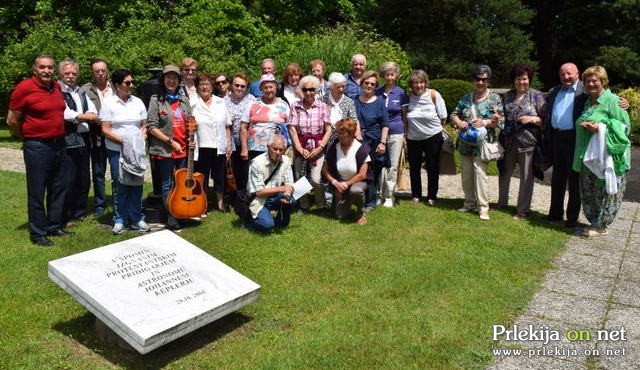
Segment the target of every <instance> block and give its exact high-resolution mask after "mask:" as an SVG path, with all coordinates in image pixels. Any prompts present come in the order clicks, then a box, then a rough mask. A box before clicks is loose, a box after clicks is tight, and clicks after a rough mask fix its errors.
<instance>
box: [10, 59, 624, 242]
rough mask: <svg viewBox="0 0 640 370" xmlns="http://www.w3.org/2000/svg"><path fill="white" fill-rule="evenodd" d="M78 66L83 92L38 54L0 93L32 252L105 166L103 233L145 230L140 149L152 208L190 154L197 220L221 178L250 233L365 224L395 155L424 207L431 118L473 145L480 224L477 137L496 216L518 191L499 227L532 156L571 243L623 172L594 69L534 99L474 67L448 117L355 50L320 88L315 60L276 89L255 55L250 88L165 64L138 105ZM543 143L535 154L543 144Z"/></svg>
mask: <svg viewBox="0 0 640 370" xmlns="http://www.w3.org/2000/svg"><path fill="white" fill-rule="evenodd" d="M90 67H91V75H92V82H90V83H87V84H86V85H84V86H81V87H80V86H78V85H77V81H78V77H79V72H80V68H79V65H78V63H76V62H75V61H73V60H65V61H63V62H61V63H60V64H59V80H58V81H56V80H55V79H54V70H55V63H54V60H53V58H52V57H51V56H49V55H40V56H38V57H37V58H36V59H35V62H34V64H33V75H34V76H33V78H31V79H28V80H26V81H23V82H21V83H20V84H18V85H17V86H16V88H15V90H14V91H13V93H12V95H11V102H10V106H9V114H8V116H7V123H8V124H9V126H10V128H11V130H12V132H13V133H14V134H15V135H17V136H20V137H22V138H24V160H25V165H26V170H27V190H28V206H29V229H30V232H31V241H32V242H33V243H34V244H37V245H41V246H50V245H52V244H53V242H52V241H51V240H50V239H49V238H48V237H49V236H64V235H72V234H73V233H72V232H70V231H68V230H66V229H65V228H66V227H67V226H71V225H72V224H73V222H75V221H76V220H79V219H82V218H84V217H86V215H87V208H88V204H87V199H88V193H89V189H90V185H91V181H90V175H91V178H92V180H93V187H94V202H95V203H94V212H95V213H96V215H101V214H102V213H103V212H104V210H105V207H106V204H105V203H106V197H105V191H104V186H105V180H104V177H105V169H106V162H107V161H108V163H109V166H110V169H111V178H112V194H113V205H112V206H113V233H114V234H119V233H121V232H123V231H124V230H125V229H127V228H130V229H136V230H140V231H141V232H146V231H148V230H149V225H147V223H146V222H145V218H144V214H143V212H142V185H143V182H144V178H143V175H144V173H145V171H146V170H147V160H146V156H147V154H148V156H149V159H150V162H151V168H152V169H153V171H154V172H155V174H154V181H158V182H159V189H160V191H161V193H162V194H161V195H162V199H163V204H164V202H166V199H167V196H168V194H169V192H170V190H171V187H172V182H173V181H174V180H173V177H172V176H173V171H174V170H176V169H180V168H185V167H186V166H187V165H188V159H189V156H188V153H189V152H194V153H195V155H194V158H195V170H196V171H197V172H200V173H202V174H203V175H204V188H205V191H208V187H209V184H210V179H211V180H213V193H214V198H215V202H211V204H212V205H213V206H212V208H213V209H215V210H220V211H224V210H225V209H227V206H228V204H226V203H225V201H226V200H228V199H229V197H225V192H226V191H227V190H228V189H226V188H225V182H226V178H227V175H228V174H232V175H233V177H234V178H235V180H236V183H237V186H238V188H240V189H246V191H247V193H249V194H250V195H251V199H250V205H249V210H250V212H249V216H248V217H247V218H246V219H245V220H243V221H244V224H245V226H246V227H247V228H249V229H252V230H258V231H268V230H271V229H273V228H274V227H278V226H279V227H286V226H287V225H288V223H289V220H290V215H291V213H292V212H293V211H294V210H295V209H294V207H297V209H298V212H299V213H306V212H309V211H310V209H311V208H312V204H314V205H315V208H316V209H317V212H318V213H319V214H322V215H329V212H330V208H331V206H333V207H332V208H333V212H334V215H335V217H336V218H338V219H341V220H345V219H348V218H350V217H351V218H353V219H354V220H355V221H356V222H357V223H358V224H360V225H364V224H366V223H367V218H366V212H368V211H371V210H373V209H374V208H375V207H377V206H379V205H382V206H384V207H393V206H394V205H395V203H396V199H395V198H394V192H395V188H396V179H397V176H398V164H399V160H400V156H401V155H402V154H401V153H402V152H403V148H406V150H407V157H408V162H409V166H410V176H411V201H410V202H411V203H413V204H418V203H420V202H421V199H422V182H421V176H420V171H421V168H422V166H423V163H425V164H426V170H427V196H426V203H427V204H428V205H430V206H433V205H435V204H436V201H437V193H438V186H439V184H438V179H439V175H440V174H439V172H440V169H439V162H440V161H439V160H440V152H441V150H442V147H443V143H444V142H445V140H447V139H448V135H447V134H446V132H445V130H444V125H445V123H446V122H447V118H450V121H451V124H452V125H453V126H454V127H455V128H456V129H457V130H458V131H459V132H460V133H463V134H466V136H469V135H470V134H471V133H473V135H475V137H476V138H477V142H475V143H474V142H470V141H468V140H462V139H461V140H458V142H457V149H458V151H459V152H460V158H461V178H462V187H463V192H464V203H463V206H462V207H461V208H460V209H459V211H460V212H470V211H474V210H477V211H478V213H479V217H480V219H481V220H489V219H490V217H489V201H488V196H487V190H488V181H487V174H486V168H487V161H486V160H485V159H484V158H483V156H481V155H480V152H481V150H482V146H481V145H479V143H481V142H483V141H487V142H493V143H495V142H499V143H500V144H501V146H502V147H503V148H504V157H503V158H502V159H501V160H500V162H499V165H498V167H499V169H500V180H499V200H498V207H499V208H500V207H505V206H507V204H508V198H509V183H510V178H511V175H512V173H513V170H514V168H515V164H516V163H517V164H519V169H520V179H521V181H520V189H519V195H518V200H517V205H516V214H515V215H514V219H522V218H526V217H527V216H528V215H529V214H530V213H531V209H530V205H531V197H532V194H533V184H534V173H535V171H536V169H537V162H538V161H537V159H538V158H537V157H538V156H543V155H546V156H549V157H550V158H551V160H552V165H553V168H554V170H553V179H552V199H551V208H550V211H549V220H551V221H562V220H563V218H564V197H565V192H566V190H567V189H568V193H569V202H568V206H567V210H566V225H567V226H568V227H575V226H576V225H577V218H578V214H579V210H580V205H581V204H582V208H583V210H584V213H585V216H586V217H587V219H588V220H589V222H590V223H591V227H588V228H586V229H585V230H584V234H585V235H587V236H594V235H602V234H606V232H607V231H606V227H607V226H608V225H610V224H611V223H612V222H613V220H614V219H615V215H616V212H617V210H618V208H619V206H620V202H621V199H622V195H623V193H624V189H625V176H626V173H627V172H628V170H629V166H630V164H629V157H630V149H629V148H630V145H629V139H628V134H629V131H630V123H629V117H628V115H627V113H626V111H625V109H623V108H626V107H627V105H626V102H625V101H622V102H621V103H619V99H618V97H617V96H615V95H613V94H612V93H611V91H610V90H608V88H607V87H608V78H607V75H606V71H605V70H604V68H602V67H598V66H596V67H590V68H588V69H587V70H586V71H585V72H584V73H583V75H582V80H580V79H579V78H578V77H579V73H578V70H577V67H576V66H575V65H574V64H571V63H567V64H565V65H563V66H562V67H561V69H560V80H561V82H562V86H561V87H559V88H554V89H552V90H551V91H550V92H549V94H547V96H546V97H545V95H544V94H543V93H541V92H540V91H538V90H535V89H532V88H531V87H530V83H531V81H532V79H533V74H534V72H533V70H532V68H530V67H529V66H527V65H524V64H521V65H516V66H514V67H513V69H512V70H511V79H512V81H513V89H512V90H510V91H508V92H507V93H506V94H505V95H504V96H500V95H499V94H497V93H495V92H493V91H492V90H491V89H490V88H489V87H490V81H491V75H492V71H491V68H489V67H488V66H486V65H479V66H477V67H476V68H475V69H474V70H473V72H472V75H471V77H472V80H473V86H474V90H473V91H471V92H469V93H468V94H465V95H464V96H463V97H462V98H461V99H460V101H459V102H458V103H457V105H456V107H455V109H454V110H453V112H451V114H450V115H448V113H447V109H446V106H445V102H444V100H443V98H442V96H441V95H440V93H439V92H437V91H435V90H433V89H430V88H429V76H428V75H427V73H426V72H424V71H423V70H415V71H412V72H411V73H410V74H409V77H408V82H409V87H410V89H411V91H410V92H405V91H404V90H403V89H402V88H400V87H399V86H397V82H398V80H399V79H400V76H401V71H400V69H399V67H398V65H397V63H394V62H386V63H383V64H382V65H381V66H380V70H379V72H376V71H373V70H368V69H367V62H366V58H365V56H364V55H362V54H355V55H353V57H352V60H351V70H350V71H349V72H348V73H345V74H342V73H338V72H333V73H330V74H329V75H328V78H327V79H326V80H325V79H324V77H325V67H326V65H325V63H324V62H323V61H322V60H313V61H311V62H310V63H309V71H310V74H308V75H304V74H303V71H302V68H301V67H300V65H299V64H298V63H289V64H287V65H286V66H285V68H284V73H283V76H282V79H281V80H280V81H278V80H277V79H276V77H275V71H276V68H275V62H274V61H273V60H272V59H265V60H263V62H262V66H261V67H262V72H263V73H262V75H261V77H260V78H259V79H258V80H256V81H251V80H250V78H249V77H248V76H247V74H245V73H243V72H238V73H235V74H233V75H232V76H230V77H229V76H227V75H225V74H216V75H211V74H208V73H202V72H199V71H198V64H197V62H196V61H195V60H194V59H192V58H184V59H183V60H182V62H181V65H180V66H173V65H167V66H165V67H164V68H163V70H162V74H161V76H160V78H159V89H158V91H156V93H155V94H154V95H153V96H151V97H150V99H149V100H148V106H145V104H144V103H143V101H142V100H141V99H139V98H137V97H136V96H134V95H133V94H134V92H135V89H136V82H135V79H134V76H133V75H132V73H131V72H130V71H128V70H126V69H118V70H116V71H113V72H112V73H109V70H108V67H107V63H106V62H105V61H103V60H96V61H93V62H92V63H91V66H90ZM109 75H110V77H111V78H110V79H109ZM383 81H384V83H383ZM191 117H194V118H195V121H196V122H197V128H196V129H195V130H196V132H195V135H194V138H195V140H189V136H190V133H189V128H188V127H187V122H188V121H189V120H190V119H191ZM466 136H465V137H466ZM462 137H463V136H461V138H462ZM547 139H548V140H549V142H550V143H551V144H550V145H546V146H545V145H543V143H544V142H546V141H545V140H547ZM302 177H306V178H307V179H308V180H309V182H310V184H311V187H312V189H313V198H311V197H310V196H308V195H303V196H302V197H301V198H299V199H298V201H296V200H295V198H294V197H293V195H294V191H295V189H294V183H295V181H297V180H298V179H300V178H302ZM329 193H330V194H331V196H329ZM45 199H46V202H45ZM231 199H233V197H232V198H231ZM45 203H46V204H45ZM353 206H355V208H354V207H353ZM206 216H207V214H206V213H204V214H202V215H201V217H206ZM167 227H168V228H169V229H178V228H180V227H181V220H179V219H176V218H175V217H173V216H172V215H171V214H170V213H169V212H167Z"/></svg>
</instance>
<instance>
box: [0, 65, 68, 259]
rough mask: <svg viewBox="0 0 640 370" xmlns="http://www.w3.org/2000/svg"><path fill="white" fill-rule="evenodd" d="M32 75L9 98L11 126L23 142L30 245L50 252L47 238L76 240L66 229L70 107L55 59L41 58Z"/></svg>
mask: <svg viewBox="0 0 640 370" xmlns="http://www.w3.org/2000/svg"><path fill="white" fill-rule="evenodd" d="M32 71H33V77H32V78H30V79H27V80H24V81H22V82H20V83H19V84H18V85H17V86H16V88H15V89H14V90H13V92H12V93H11V100H10V102H9V112H8V113H7V125H9V129H10V130H11V133H12V134H13V135H15V136H18V137H21V138H24V145H23V154H24V165H25V170H26V175H27V193H28V194H27V205H28V208H29V216H28V217H29V231H30V236H31V242H32V243H33V244H36V245H39V246H42V247H50V246H52V245H53V242H52V241H51V240H50V239H49V238H47V236H64V235H72V234H73V233H70V232H67V231H65V230H64V229H63V228H62V226H63V210H64V200H65V195H66V185H65V181H64V175H65V174H64V172H63V169H64V162H65V160H64V159H65V142H64V135H65V132H64V110H65V107H66V106H65V104H64V98H63V97H62V92H61V91H60V85H58V83H57V82H56V81H55V80H54V75H53V74H54V71H55V62H54V60H53V57H52V56H51V55H45V54H41V55H38V56H37V57H36V59H35V61H34V62H33V67H32ZM45 199H46V204H45Z"/></svg>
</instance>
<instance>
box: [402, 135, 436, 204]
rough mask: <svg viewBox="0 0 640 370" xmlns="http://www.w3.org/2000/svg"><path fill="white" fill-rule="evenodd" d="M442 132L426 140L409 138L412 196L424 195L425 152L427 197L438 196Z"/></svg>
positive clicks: (408, 152)
mask: <svg viewBox="0 0 640 370" xmlns="http://www.w3.org/2000/svg"><path fill="white" fill-rule="evenodd" d="M443 141H444V140H443V139H442V134H441V133H437V134H436V135H433V136H431V137H430V138H428V139H426V140H408V139H407V154H408V157H409V158H408V159H409V176H410V177H411V197H412V198H420V197H422V176H421V175H420V170H421V168H422V158H423V157H422V156H423V154H424V156H425V161H426V165H427V166H426V167H427V199H432V200H436V199H437V196H438V185H439V184H438V180H439V179H440V150H442V143H443Z"/></svg>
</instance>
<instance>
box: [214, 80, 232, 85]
mask: <svg viewBox="0 0 640 370" xmlns="http://www.w3.org/2000/svg"><path fill="white" fill-rule="evenodd" d="M228 83H229V82H227V80H222V81H216V85H225V84H228Z"/></svg>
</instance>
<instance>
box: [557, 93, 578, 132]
mask: <svg viewBox="0 0 640 370" xmlns="http://www.w3.org/2000/svg"><path fill="white" fill-rule="evenodd" d="M577 85H578V82H577V81H576V83H575V84H573V86H571V87H562V88H560V91H558V94H557V95H556V98H555V99H554V100H553V113H552V114H551V127H553V128H555V129H558V130H573V129H574V128H575V125H574V122H573V103H574V100H575V98H576V86H577Z"/></svg>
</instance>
